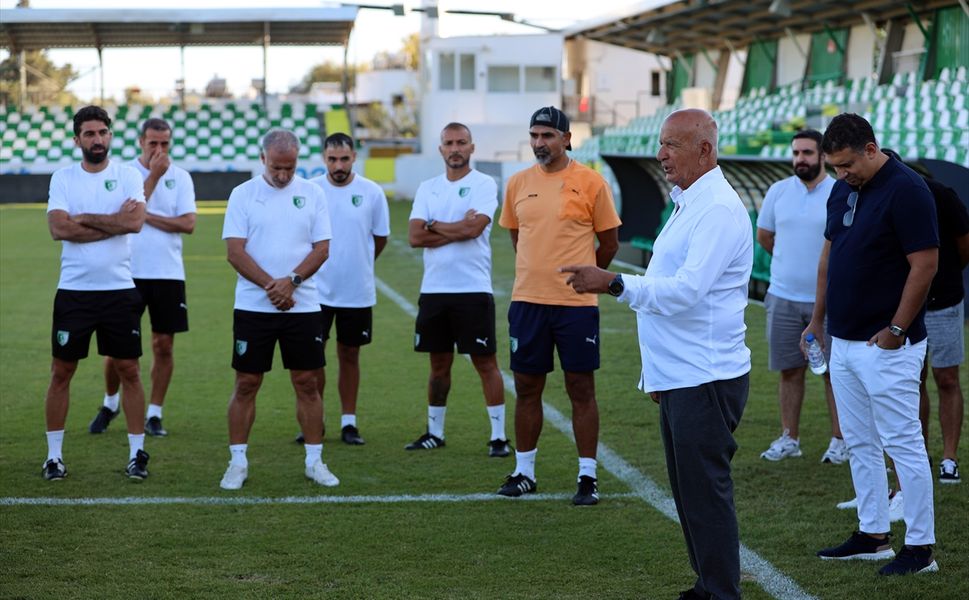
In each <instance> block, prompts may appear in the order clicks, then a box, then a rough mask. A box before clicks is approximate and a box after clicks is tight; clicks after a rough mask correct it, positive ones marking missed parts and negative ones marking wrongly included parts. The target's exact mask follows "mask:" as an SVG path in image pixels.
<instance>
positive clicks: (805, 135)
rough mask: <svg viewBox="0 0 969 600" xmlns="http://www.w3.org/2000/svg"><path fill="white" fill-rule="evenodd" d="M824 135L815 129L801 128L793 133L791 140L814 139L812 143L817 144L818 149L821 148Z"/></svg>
mask: <svg viewBox="0 0 969 600" xmlns="http://www.w3.org/2000/svg"><path fill="white" fill-rule="evenodd" d="M823 138H824V136H822V135H821V132H820V131H818V130H817V129H802V130H800V131H798V132H797V133H795V134H794V137H792V138H791V141H792V142H793V141H794V140H814V143H815V144H817V145H818V150H820V149H821V140H822V139H823Z"/></svg>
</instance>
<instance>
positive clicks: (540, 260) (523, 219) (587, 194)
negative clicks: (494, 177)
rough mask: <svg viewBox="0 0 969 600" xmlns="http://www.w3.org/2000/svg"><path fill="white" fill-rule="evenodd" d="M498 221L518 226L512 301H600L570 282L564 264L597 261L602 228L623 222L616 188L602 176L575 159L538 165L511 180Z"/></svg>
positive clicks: (584, 303) (589, 303)
mask: <svg viewBox="0 0 969 600" xmlns="http://www.w3.org/2000/svg"><path fill="white" fill-rule="evenodd" d="M498 223H499V224H500V225H501V226H502V227H505V228H507V229H517V230H518V249H517V256H516V257H515V287H514V289H513V290H512V293H511V299H512V300H520V301H523V302H532V303H535V304H554V305H562V306H596V305H598V296H597V295H596V294H578V293H576V292H575V290H573V289H572V287H571V286H569V285H566V283H565V280H566V278H567V277H568V273H559V271H558V268H559V267H562V266H565V265H594V264H596V252H595V248H596V237H595V234H596V232H598V231H605V230H607V229H613V228H615V227H619V225H620V224H621V223H622V222H621V221H620V220H619V215H618V214H616V206H615V204H613V201H612V192H611V191H610V190H609V185H608V184H607V183H606V182H605V180H604V179H603V178H602V176H601V175H599V174H598V173H596V172H595V171H593V170H592V169H590V168H589V167H586V166H585V165H582V164H580V163H578V162H576V161H574V160H573V161H571V162H570V163H569V166H567V167H566V168H564V169H562V170H561V171H557V172H555V173H545V172H544V171H542V168H541V167H540V166H539V165H537V164H536V165H534V166H532V167H530V168H528V169H525V170H524V171H519V172H518V173H515V174H514V175H512V177H511V179H509V180H508V187H507V188H506V190H505V201H504V205H503V206H502V209H501V217H500V218H499V220H498Z"/></svg>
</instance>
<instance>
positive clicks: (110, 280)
mask: <svg viewBox="0 0 969 600" xmlns="http://www.w3.org/2000/svg"><path fill="white" fill-rule="evenodd" d="M110 127H111V119H110V118H109V117H108V113H106V112H105V111H104V109H102V108H101V107H99V106H86V107H84V108H82V109H81V110H79V111H78V112H77V114H75V115H74V144H75V145H76V146H77V147H78V148H80V149H81V155H82V157H83V158H82V160H81V162H80V164H75V165H72V166H70V167H64V168H63V169H59V170H58V171H57V172H55V173H54V175H53V176H52V177H51V181H50V199H49V201H48V204H47V222H48V225H49V227H50V233H51V237H53V238H54V239H55V240H60V241H61V244H62V251H61V274H60V281H59V282H58V284H57V295H56V296H55V297H54V318H53V327H52V332H51V348H52V354H53V357H54V358H53V364H52V365H51V381H50V387H49V388H47V399H46V417H47V461H46V462H45V463H44V468H43V472H42V474H43V476H44V479H46V480H48V481H57V480H60V479H64V477H66V476H67V467H66V466H65V465H64V461H63V457H62V452H61V450H62V446H63V442H64V423H65V421H66V420H67V409H68V405H69V403H70V385H71V378H72V377H73V376H74V373H75V372H76V371H77V363H78V361H79V360H81V359H82V358H87V355H88V348H89V347H90V343H91V335H92V334H93V333H94V332H97V336H98V353H99V354H101V355H104V356H110V357H111V358H113V359H114V361H115V369H116V370H117V372H118V376H119V378H120V379H121V387H122V389H123V390H124V402H123V403H122V404H123V406H124V412H125V421H126V422H127V425H128V445H129V453H128V466H127V468H126V469H125V473H126V474H127V475H128V477H130V478H131V479H134V480H142V479H144V478H146V477H148V454H147V453H146V452H145V451H144V443H145V430H144V417H145V392H144V389H143V388H142V385H141V377H140V375H139V368H138V357H140V356H141V315H140V313H139V312H138V304H139V302H140V298H139V296H138V290H136V289H135V284H134V281H133V280H132V277H131V265H130V260H131V251H130V249H129V247H128V239H127V234H129V233H137V232H138V231H139V230H141V227H142V225H143V224H144V222H145V195H144V190H143V188H142V184H141V177H139V175H138V172H137V171H135V170H134V169H132V168H131V167H129V166H126V165H123V164H121V163H115V162H113V161H111V160H110V159H109V158H108V154H109V152H110V148H111V129H110Z"/></svg>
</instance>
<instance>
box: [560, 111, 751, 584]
mask: <svg viewBox="0 0 969 600" xmlns="http://www.w3.org/2000/svg"><path fill="white" fill-rule="evenodd" d="M657 158H658V159H659V161H660V163H661V164H662V166H663V171H664V173H665V174H666V179H667V181H669V182H670V183H673V184H675V187H674V188H673V191H672V192H671V193H670V197H671V199H672V201H673V202H674V203H675V205H676V208H675V210H674V212H673V214H672V216H671V217H670V219H669V221H668V222H667V223H666V225H665V226H664V227H663V231H662V232H661V233H660V235H659V236H658V237H657V238H656V242H655V244H654V246H653V258H652V260H651V261H650V263H649V267H648V268H647V269H646V274H645V275H641V276H633V275H626V276H625V277H624V276H623V275H617V274H614V273H610V272H609V271H605V270H602V269H599V268H597V267H594V266H566V267H562V270H563V271H566V272H570V273H572V275H570V276H569V278H568V280H567V283H569V284H571V285H572V287H573V288H575V290H576V291H577V292H586V293H603V292H608V293H610V294H612V295H613V296H616V297H617V298H618V299H619V301H620V302H627V303H629V306H630V308H632V309H633V310H634V311H636V318H637V321H638V326H639V327H638V329H639V346H640V352H641V354H642V361H643V370H642V375H641V377H640V381H639V388H640V389H641V390H643V391H644V392H647V393H649V395H650V396H651V397H652V399H653V400H654V401H656V402H658V403H659V405H660V428H661V433H662V436H663V444H664V446H665V448H666V467H667V470H668V472H669V478H670V487H671V489H672V492H673V499H674V500H675V501H676V509H677V512H678V513H679V517H680V523H681V525H682V528H683V535H684V537H685V538H686V546H687V551H688V553H689V555H690V564H691V565H692V566H693V570H694V571H695V572H696V574H697V579H696V582H695V583H694V586H693V587H692V588H691V589H689V590H686V591H684V592H683V593H681V594H680V598H683V599H690V598H740V541H739V536H738V533H737V517H736V512H735V510H734V500H733V480H732V479H731V475H730V461H731V459H732V458H733V455H734V452H735V451H736V450H737V443H736V442H735V441H734V438H733V432H734V430H735V429H736V427H737V425H738V423H739V422H740V417H741V415H742V414H743V411H744V406H745V405H746V403H747V393H748V389H749V374H750V350H749V349H748V348H747V346H746V344H745V341H744V334H745V331H746V326H745V324H744V309H745V308H746V306H747V285H748V282H749V280H750V271H751V267H752V265H753V231H752V229H751V226H750V218H749V217H748V216H747V209H746V207H745V206H744V204H743V202H742V201H741V200H740V198H739V196H737V193H736V192H735V191H734V190H733V188H732V187H730V184H729V183H728V182H727V180H726V179H725V178H724V176H723V173H722V172H721V170H720V167H718V166H717V124H716V122H715V121H714V120H713V118H712V117H711V116H710V115H709V114H708V113H706V112H705V111H702V110H695V109H687V110H680V111H676V112H674V113H672V114H671V115H670V116H669V117H667V119H666V121H665V122H664V123H663V128H662V130H661V132H660V150H659V153H658V154H657Z"/></svg>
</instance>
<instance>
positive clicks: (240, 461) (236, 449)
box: [229, 444, 249, 469]
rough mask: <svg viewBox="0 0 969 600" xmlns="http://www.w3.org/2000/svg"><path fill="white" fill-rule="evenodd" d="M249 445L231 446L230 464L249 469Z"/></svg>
mask: <svg viewBox="0 0 969 600" xmlns="http://www.w3.org/2000/svg"><path fill="white" fill-rule="evenodd" d="M248 448H249V444H229V464H230V465H234V466H236V467H242V468H244V469H246V468H249V459H247V458H246V450H247V449H248Z"/></svg>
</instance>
